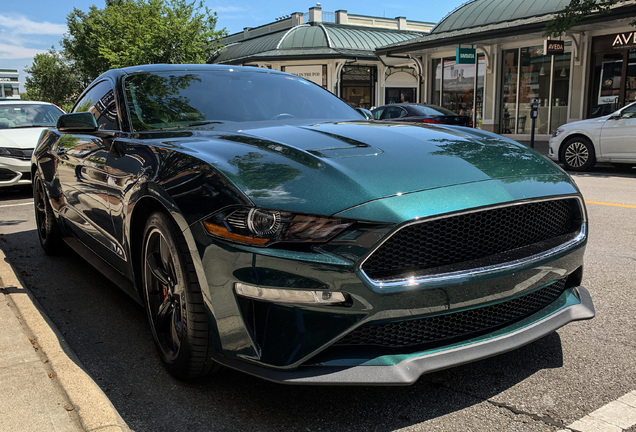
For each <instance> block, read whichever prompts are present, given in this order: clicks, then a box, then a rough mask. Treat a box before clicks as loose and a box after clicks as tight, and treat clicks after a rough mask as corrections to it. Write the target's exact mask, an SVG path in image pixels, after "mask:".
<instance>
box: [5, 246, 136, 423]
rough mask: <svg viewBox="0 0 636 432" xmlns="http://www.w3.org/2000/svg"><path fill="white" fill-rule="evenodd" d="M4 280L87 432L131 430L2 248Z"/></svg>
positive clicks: (20, 317)
mask: <svg viewBox="0 0 636 432" xmlns="http://www.w3.org/2000/svg"><path fill="white" fill-rule="evenodd" d="M0 280H2V282H3V284H2V285H3V292H4V293H5V294H6V296H7V298H8V299H9V303H10V304H11V306H12V307H13V308H14V310H15V311H17V315H18V317H17V318H18V320H19V321H20V323H21V324H22V326H23V329H24V331H25V334H26V335H27V336H28V337H29V339H31V340H32V343H33V341H35V344H37V348H39V349H38V352H39V354H40V355H41V358H42V360H43V362H44V363H45V364H46V367H47V368H48V369H50V370H51V371H52V373H53V374H54V377H55V379H54V382H55V384H56V386H57V387H58V390H59V392H60V394H61V397H62V398H63V399H67V401H68V403H69V404H70V407H69V411H72V413H71V414H72V416H76V418H77V420H78V421H79V423H80V425H81V426H82V428H83V430H85V431H87V432H90V431H100V432H127V431H130V430H131V429H130V428H129V427H128V425H127V424H126V422H125V421H124V419H123V418H122V417H121V416H120V415H119V413H118V412H117V410H116V409H115V407H114V406H113V404H112V403H111V401H110V399H108V397H107V396H106V394H105V393H104V392H103V391H102V389H101V388H100V387H99V386H98V385H97V383H95V381H93V379H92V378H91V377H90V376H89V375H88V373H87V372H86V371H85V367H84V366H83V365H82V362H81V361H80V359H79V358H78V357H77V355H76V354H75V352H74V351H73V350H72V349H71V347H70V346H69V345H68V343H67V342H66V340H65V339H64V337H63V336H62V334H61V333H60V332H59V330H58V329H57V328H56V326H55V324H53V322H51V320H50V319H49V318H48V317H47V316H46V315H45V314H44V312H43V311H42V307H41V306H40V305H39V303H38V301H37V300H36V299H35V297H34V296H33V294H32V293H31V292H30V291H29V290H28V289H26V288H24V286H23V284H22V282H21V281H20V279H19V278H18V276H17V275H16V273H15V271H14V270H13V267H12V266H11V264H9V262H8V261H7V258H6V255H5V254H4V252H3V251H2V250H1V249H0ZM35 344H34V346H35Z"/></svg>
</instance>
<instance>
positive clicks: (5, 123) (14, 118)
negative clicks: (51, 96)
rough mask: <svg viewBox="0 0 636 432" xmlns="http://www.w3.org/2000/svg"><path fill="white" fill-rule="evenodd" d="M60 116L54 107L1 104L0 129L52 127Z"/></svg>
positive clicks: (60, 111) (57, 109) (59, 112)
mask: <svg viewBox="0 0 636 432" xmlns="http://www.w3.org/2000/svg"><path fill="white" fill-rule="evenodd" d="M62 114H64V113H63V112H62V110H60V109H59V108H57V107H56V106H55V105H45V104H42V105H39V104H20V103H15V104H1V105H0V129H18V128H30V127H52V126H55V124H56V123H57V118H58V117H59V116H61V115H62Z"/></svg>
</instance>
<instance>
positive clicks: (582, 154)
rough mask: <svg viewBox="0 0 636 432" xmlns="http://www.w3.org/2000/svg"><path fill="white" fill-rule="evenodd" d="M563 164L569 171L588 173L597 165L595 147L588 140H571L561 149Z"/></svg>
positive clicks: (577, 138) (575, 138) (576, 138)
mask: <svg viewBox="0 0 636 432" xmlns="http://www.w3.org/2000/svg"><path fill="white" fill-rule="evenodd" d="M561 162H563V165H565V168H566V169H567V170H569V171H587V170H589V169H591V168H592V167H593V166H594V164H595V163H596V156H595V154H594V146H593V145H592V143H591V142H590V140H589V139H587V138H584V137H574V138H570V139H568V140H567V141H566V142H565V143H564V144H563V146H562V147H561Z"/></svg>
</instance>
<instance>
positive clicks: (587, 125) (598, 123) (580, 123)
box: [560, 114, 612, 130]
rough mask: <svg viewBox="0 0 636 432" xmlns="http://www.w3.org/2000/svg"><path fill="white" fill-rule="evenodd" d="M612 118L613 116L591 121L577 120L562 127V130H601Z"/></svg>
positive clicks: (596, 118)
mask: <svg viewBox="0 0 636 432" xmlns="http://www.w3.org/2000/svg"><path fill="white" fill-rule="evenodd" d="M611 116H612V114H610V115H605V116H602V117H594V118H591V119H585V120H577V121H573V122H570V123H566V124H564V125H561V126H560V128H561V129H565V130H574V129H593V128H597V127H599V128H600V127H602V126H603V124H604V123H605V122H606V121H607V120H608V119H609V118H610V117H611Z"/></svg>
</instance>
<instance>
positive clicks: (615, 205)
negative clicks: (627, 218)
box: [585, 201, 636, 208]
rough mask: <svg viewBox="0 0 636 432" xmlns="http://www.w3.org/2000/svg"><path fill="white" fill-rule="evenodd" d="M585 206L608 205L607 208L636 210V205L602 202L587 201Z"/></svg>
mask: <svg viewBox="0 0 636 432" xmlns="http://www.w3.org/2000/svg"><path fill="white" fill-rule="evenodd" d="M585 204H598V205H606V206H613V207H625V208H636V205H628V204H616V203H606V202H600V201H585Z"/></svg>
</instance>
